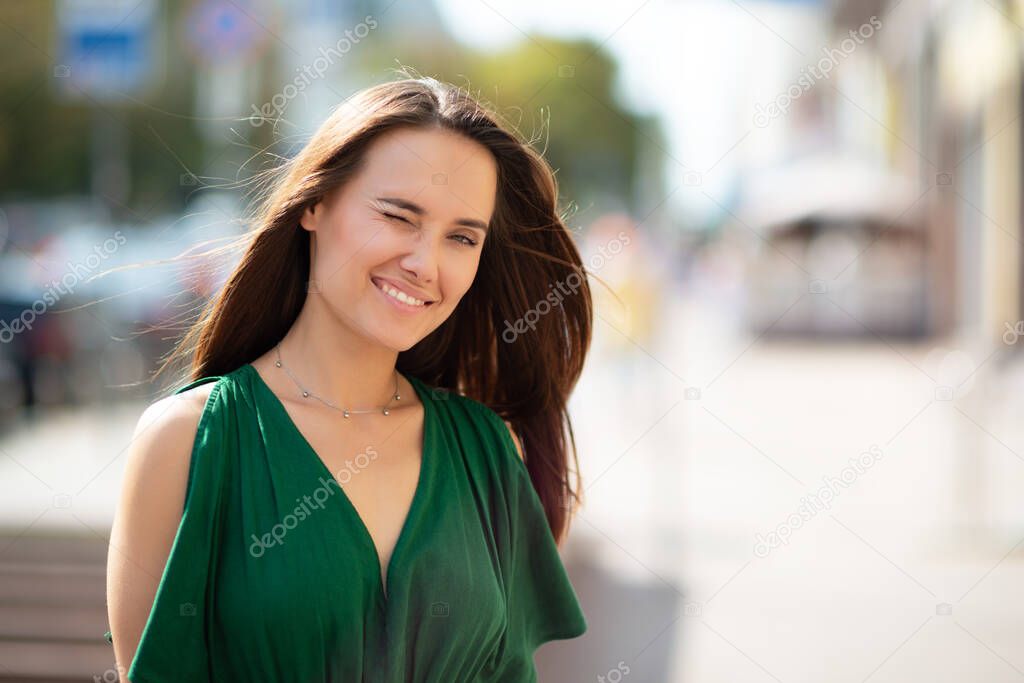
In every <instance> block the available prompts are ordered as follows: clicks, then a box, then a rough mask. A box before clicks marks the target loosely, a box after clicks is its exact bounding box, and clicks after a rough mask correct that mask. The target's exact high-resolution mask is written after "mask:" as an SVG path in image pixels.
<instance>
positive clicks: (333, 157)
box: [157, 78, 593, 541]
mask: <svg viewBox="0 0 1024 683" xmlns="http://www.w3.org/2000/svg"><path fill="white" fill-rule="evenodd" d="M498 121H499V119H498V116H497V115H496V114H495V113H493V111H492V110H490V109H488V108H485V106H484V105H483V104H481V102H480V101H479V100H477V99H475V98H474V97H472V96H471V95H470V94H469V93H467V92H466V91H465V90H463V89H461V88H459V87H457V86H454V85H451V84H447V83H442V82H439V81H437V80H434V79H432V78H403V79H401V80H396V81H393V82H389V83H384V84H380V85H376V86H373V87H370V88H367V89H365V90H362V91H360V92H358V93H356V94H355V95H354V96H353V97H352V98H350V99H349V100H347V101H346V102H345V103H343V104H342V105H340V106H339V107H338V108H337V109H336V110H335V111H334V112H333V113H332V114H331V116H330V117H328V119H327V120H326V121H325V122H324V123H323V124H322V125H321V126H320V128H319V129H318V130H317V131H316V133H315V134H314V135H313V137H312V138H311V139H310V141H309V142H308V143H307V144H306V145H305V146H304V147H303V148H302V149H301V151H299V152H298V153H297V154H296V155H295V156H294V157H293V158H291V159H290V160H287V161H286V162H284V163H283V164H282V165H280V166H279V167H277V168H276V169H274V174H275V175H274V181H273V186H272V189H271V190H270V191H269V192H267V193H265V195H264V198H263V199H262V201H261V202H260V204H259V205H258V208H257V211H256V213H255V215H254V221H253V229H252V231H251V233H250V234H248V235H246V237H245V240H244V243H245V251H244V253H243V255H242V257H241V259H240V261H239V262H238V265H237V266H236V267H235V268H234V270H233V272H231V274H230V275H229V276H228V279H227V282H226V283H225V285H224V287H223V288H222V290H221V291H220V293H219V295H218V296H216V297H215V298H213V299H211V300H210V301H209V302H207V303H206V305H205V306H204V307H203V309H202V311H201V313H200V314H199V316H198V319H196V320H195V321H194V322H192V323H191V326H190V328H189V329H188V331H187V333H186V334H185V336H184V337H183V338H182V340H181V341H180V343H179V344H178V345H177V346H176V347H175V349H174V350H173V351H172V352H171V353H170V355H169V356H168V357H167V359H166V361H165V362H164V364H163V365H162V366H161V368H160V370H159V371H158V372H157V375H159V374H160V373H161V372H162V371H163V370H164V369H165V368H166V367H167V366H168V365H170V364H172V363H175V362H176V361H178V362H180V361H181V359H183V358H184V359H185V364H188V359H191V368H190V370H189V372H188V376H187V377H185V378H184V379H187V380H193V379H198V378H201V377H207V376H212V375H221V374H226V373H228V372H230V371H232V370H234V369H236V368H238V367H239V366H241V365H244V364H245V363H248V362H250V361H252V360H253V359H255V358H257V357H258V356H260V355H262V354H263V353H265V352H266V351H268V350H269V349H271V348H273V346H274V344H276V343H277V342H278V341H279V340H280V339H281V338H282V337H284V335H285V333H286V332H287V331H288V329H289V328H290V327H291V325H292V323H293V322H294V321H295V319H296V318H297V317H298V314H299V311H300V309H301V308H302V305H303V302H304V300H305V297H306V287H307V281H308V280H309V275H310V263H309V239H310V238H309V233H308V232H307V231H306V230H303V229H301V228H300V227H299V219H300V217H301V216H302V214H303V211H304V210H305V209H306V207H308V206H311V205H313V204H315V203H317V202H318V201H320V200H321V199H322V198H323V197H324V196H325V195H326V194H327V193H328V192H329V191H331V190H333V189H335V188H337V187H339V186H340V185H342V184H343V183H345V182H346V181H347V180H348V179H349V178H351V177H352V176H353V175H354V174H355V173H356V172H357V170H358V169H359V167H360V162H361V160H362V159H363V157H364V155H365V153H366V150H367V149H368V147H369V146H370V144H371V143H372V142H373V141H374V139H376V138H377V136H379V135H381V134H382V133H385V132H387V131H389V130H393V129H396V128H398V127H417V128H431V127H441V128H443V129H446V130H449V131H454V132H458V133H461V134H462V135H464V136H466V137H467V138H469V139H471V140H475V141H476V142H478V143H479V144H481V145H483V146H484V147H486V148H487V149H489V150H490V151H491V154H493V156H494V159H495V160H496V162H497V168H498V174H497V179H498V183H497V197H496V202H495V207H494V214H493V217H492V220H491V224H490V231H489V234H488V238H487V239H486V240H485V241H484V247H483V251H482V253H481V256H480V266H479V269H478V271H477V274H476V278H475V280H474V282H473V284H472V286H471V287H470V289H469V291H468V292H467V293H466V295H465V296H464V297H463V298H462V300H461V301H460V302H459V305H458V306H457V307H456V309H455V311H454V312H453V313H452V315H451V316H450V317H449V318H448V319H447V320H446V321H445V322H444V323H443V324H442V325H440V326H439V327H438V328H437V329H436V330H435V331H434V332H432V333H431V334H430V335H429V336H427V337H426V338H424V339H423V340H422V341H420V342H419V343H418V344H416V345H415V346H413V347H412V348H410V349H408V350H407V351H403V352H401V353H399V355H398V361H397V365H398V369H399V370H400V371H402V372H404V373H406V374H411V375H413V376H415V377H418V378H419V379H421V380H422V381H424V382H426V383H427V384H430V385H433V386H436V387H443V388H447V389H450V390H453V391H455V392H457V393H460V394H463V395H465V396H469V397H471V398H474V399H476V400H478V401H481V402H482V403H484V404H486V405H488V406H490V407H491V408H492V409H493V410H494V411H495V412H497V413H498V414H499V415H500V416H501V417H502V418H504V419H506V420H508V421H509V422H510V423H511V424H512V426H513V429H514V430H515V432H516V434H517V435H519V437H520V438H521V440H522V443H523V449H524V452H525V454H526V466H527V469H528V471H529V473H530V479H531V481H532V483H533V486H534V488H535V489H536V491H537V494H538V496H539V498H540V500H541V502H542V504H543V506H544V511H545V513H546V515H547V519H548V523H549V524H550V526H551V531H552V534H553V535H554V537H555V539H556V540H557V541H561V539H562V538H563V536H564V534H565V532H566V531H567V530H568V527H569V522H570V520H571V518H572V515H573V513H574V512H575V510H576V508H577V505H578V503H579V501H580V498H579V495H580V493H581V491H582V488H581V487H580V474H579V460H578V457H577V454H576V441H575V437H574V435H573V430H572V424H571V422H570V420H569V415H568V412H567V409H566V405H567V402H568V398H569V394H570V392H571V391H572V389H573V387H574V386H575V385H576V382H577V380H578V379H579V376H580V373H581V372H582V370H583V363H584V359H585V357H586V354H587V350H588V348H589V346H590V340H591V331H592V326H593V307H592V301H591V293H590V288H589V285H588V283H587V276H586V274H585V271H584V268H583V263H582V261H581V259H580V255H579V252H578V250H577V248H576V246H575V244H574V243H573V240H572V236H571V234H570V232H569V230H568V229H567V227H566V225H565V223H564V221H563V218H562V217H561V216H560V215H559V209H558V205H557V203H558V189H557V183H556V180H555V176H554V174H553V172H552V170H551V168H550V166H549V165H548V164H547V162H546V161H545V160H544V159H543V157H542V156H541V155H540V154H539V153H537V152H536V151H534V150H533V149H532V147H531V146H530V144H529V143H528V142H526V141H522V140H521V139H520V138H519V137H518V132H517V131H515V128H514V127H511V126H505V127H503V126H502V125H500V124H499V122H498ZM567 283H568V284H569V286H570V287H571V289H572V291H571V293H568V294H567V295H564V296H557V297H553V296H552V294H553V291H554V290H556V289H557V290H559V291H560V292H561V293H562V294H565V292H566V287H565V286H564V285H566V284H567ZM558 299H560V301H558ZM545 303H546V306H545ZM541 313H543V314H541ZM527 323H528V324H527ZM508 330H520V331H521V333H515V332H513V333H512V339H511V340H510V339H509V338H508ZM503 335H504V336H503ZM566 437H568V439H567V438H566ZM570 446H571V448H570ZM570 452H571V454H572V455H571V460H572V463H571V464H572V467H571V468H570V455H569V454H570ZM571 472H572V473H575V478H574V479H575V481H573V480H572V478H571V477H570V473H571Z"/></svg>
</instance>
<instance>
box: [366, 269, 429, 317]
mask: <svg viewBox="0 0 1024 683" xmlns="http://www.w3.org/2000/svg"><path fill="white" fill-rule="evenodd" d="M370 281H371V282H372V283H373V286H374V288H375V289H376V290H377V291H378V292H380V293H381V295H382V296H383V297H384V298H385V299H387V300H388V302H390V303H391V305H392V306H395V307H396V308H398V310H400V311H404V312H407V313H415V312H419V311H422V310H424V309H426V308H427V307H428V306H430V305H432V304H433V302H432V301H431V302H427V301H423V300H422V299H417V298H416V297H414V296H412V295H410V294H406V293H405V292H403V291H402V290H400V289H398V288H396V287H393V286H391V285H390V284H388V283H387V282H384V281H383V280H380V279H377V278H370Z"/></svg>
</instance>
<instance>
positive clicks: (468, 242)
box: [452, 235, 476, 247]
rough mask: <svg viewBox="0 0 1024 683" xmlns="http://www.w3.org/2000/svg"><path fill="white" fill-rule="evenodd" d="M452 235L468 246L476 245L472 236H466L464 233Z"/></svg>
mask: <svg viewBox="0 0 1024 683" xmlns="http://www.w3.org/2000/svg"><path fill="white" fill-rule="evenodd" d="M452 237H455V238H457V240H458V241H460V242H462V244H465V245H466V246H468V247H474V246H476V240H475V239H473V238H472V237H466V236H465V235H452Z"/></svg>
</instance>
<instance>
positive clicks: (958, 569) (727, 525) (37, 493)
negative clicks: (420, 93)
mask: <svg viewBox="0 0 1024 683" xmlns="http://www.w3.org/2000/svg"><path fill="white" fill-rule="evenodd" d="M1022 30H1024V2H1021V1H1020V0H955V1H954V0H896V1H888V0H856V1H855V0H831V1H829V0H820V1H813V0H805V1H800V0H787V1H781V0H780V1H776V2H770V1H767V0H674V1H665V0H648V1H646V2H643V1H640V0H636V1H634V2H626V3H608V4H595V3H588V2H581V1H572V0H567V1H564V2H556V3H552V2H540V1H538V0H516V1H515V2H511V1H507V0H436V1H435V2H426V1H422V2H413V0H385V1H383V2H376V1H373V0H363V1H359V2H343V1H333V2H332V1H328V0H294V1H292V2H288V3H284V2H271V1H270V0H259V1H257V0H194V1H188V2H184V1H183V2H171V1H168V0H141V1H140V0H61V1H58V2H49V1H42V0H4V2H3V3H0V36H2V38H0V63H2V64H3V68H2V69H0V117H2V121H3V123H2V125H0V179H2V180H0V482H2V493H3V495H2V496H0V527H2V532H0V680H4V681H36V682H38V681H78V680H115V674H114V672H113V671H112V670H111V667H112V666H113V655H112V648H111V647H110V645H109V644H107V643H106V641H105V640H103V637H102V634H103V632H104V631H105V630H106V628H107V622H106V608H105V604H104V584H105V578H104V572H105V567H104V565H105V560H106V555H107V542H106V539H107V537H108V535H109V528H110V522H111V519H112V517H113V514H114V506H115V502H116V495H117V491H118V488H119V485H120V479H121V471H122V469H123V466H124V457H123V454H124V451H125V449H126V447H127V445H128V441H129V438H130V435H131V432H132V428H133V426H134V424H135V422H136V420H137V419H138V417H139V415H140V414H141V411H142V410H143V408H144V407H145V406H146V405H147V402H148V401H150V400H152V398H153V397H154V396H156V394H157V393H158V390H159V389H160V388H162V387H159V386H155V385H154V384H152V383H149V382H147V379H148V378H149V377H150V376H151V373H152V372H153V371H154V369H155V368H156V366H157V362H158V359H159V358H160V356H161V355H162V354H164V353H166V352H167V351H168V350H169V349H170V346H171V344H172V343H173V341H174V334H173V330H171V331H169V330H168V329H166V328H164V329H161V330H159V331H156V332H153V331H148V330H152V329H153V328H155V327H157V326H161V325H167V324H168V322H169V321H174V320H176V319H178V318H179V317H180V316H181V315H182V313H183V312H187V311H188V310H191V307H193V306H195V305H196V304H198V303H201V302H202V301H204V300H205V299H207V298H208V297H210V296H211V295H212V294H214V293H216V291H217V290H218V288H219V287H220V286H221V284H222V282H223V277H221V278H211V277H200V276H198V275H196V274H195V273H189V272H182V271H181V269H180V268H179V269H169V268H166V267H163V266H159V265H154V266H151V267H146V268H140V269H132V270H126V271H122V272H117V273H114V274H111V275H108V276H105V277H102V278H95V279H92V280H90V278H93V276H94V275H96V274H98V273H100V272H102V271H105V270H106V269H109V268H112V267H116V266H118V265H122V264H131V263H139V262H143V261H150V260H153V259H163V258H167V257H170V256H174V255H177V254H180V253H182V252H184V251H186V250H188V249H192V248H196V247H197V246H198V245H201V244H204V243H207V242H208V241H209V240H218V239H221V238H226V237H231V236H233V235H237V234H240V233H241V232H244V231H245V230H246V229H247V226H246V225H245V224H244V221H242V220H241V219H240V216H241V215H242V214H241V209H242V208H243V206H244V204H243V197H242V196H241V195H240V194H239V192H238V190H237V188H236V183H237V181H239V180H244V179H245V178H247V177H250V176H251V175H252V174H253V173H254V172H257V171H259V170H261V169H263V168H266V166H267V164H268V163H272V162H273V161H274V159H273V156H274V155H280V156H283V157H287V156H288V155H289V154H293V153H294V152H295V151H296V150H297V149H299V147H300V146H301V144H302V143H303V141H304V140H305V139H307V138H308V136H309V135H310V134H311V133H312V131H313V130H314V129H315V128H316V126H317V125H318V124H319V123H320V122H321V121H322V120H323V119H324V118H325V117H326V116H327V115H328V113H329V112H330V110H331V109H332V108H333V107H335V106H337V105H338V104H339V103H341V102H342V101H344V100H345V99H346V98H347V97H349V96H350V95H351V94H352V93H354V92H355V91H356V90H358V89H360V88H363V87H365V86H368V85H370V84H373V83H377V82H381V81H384V80H390V79H391V78H393V77H394V73H393V72H394V69H396V68H398V67H400V66H409V67H412V68H414V69H416V70H417V71H419V72H420V73H422V74H424V75H432V76H435V77H438V78H441V79H444V80H450V81H453V82H455V83H458V84H461V85H464V86H466V87H468V88H470V89H471V90H472V91H474V92H475V93H477V94H479V95H480V96H481V97H483V98H485V99H487V100H489V101H490V102H492V103H493V104H494V105H495V106H496V107H497V108H498V109H499V111H500V112H501V113H502V114H504V115H505V116H507V117H508V118H510V119H511V120H512V121H513V122H514V123H515V124H516V125H517V126H518V127H519V128H520V130H521V132H522V133H523V134H524V135H525V136H526V137H531V138H533V139H535V140H536V146H537V147H538V149H542V150H543V151H544V153H545V154H546V156H547V158H548V159H549V161H550V163H551V164H552V166H553V167H554V168H555V169H557V177H558V180H559V183H560V189H561V192H562V196H563V201H564V202H565V205H566V206H567V208H570V209H571V215H570V217H569V224H570V226H571V227H572V228H573V230H574V234H575V235H576V236H577V238H578V244H579V247H580V249H581V252H582V253H583V255H584V259H585V260H586V262H587V266H588V268H589V270H590V272H591V273H593V274H594V275H595V276H597V278H600V280H601V281H602V282H603V283H604V284H602V282H597V280H596V279H595V280H593V281H592V285H593V287H594V292H595V296H596V299H597V309H596V320H595V324H596V329H595V341H594V346H593V351H592V356H591V357H590V360H589V363H588V367H587V370H586V372H585V373H584V375H583V377H582V379H581V381H580V384H579V385H578V388H577V391H576V392H575V394H574V396H573V399H572V403H571V412H572V415H573V418H574V425H575V428H576V435H577V440H578V446H579V454H580V464H581V470H582V476H583V482H584V492H583V498H584V507H583V509H582V511H581V513H580V514H579V516H578V517H577V518H576V521H575V523H574V526H573V530H572V532H571V534H570V537H569V539H568V541H567V542H566V544H565V550H564V552H565V562H566V565H567V567H568V568H569V571H570V574H571V576H572V578H573V581H574V584H575V585H576V587H577V591H578V593H579V596H580V599H581V601H582V603H583V606H584V610H585V612H586V614H587V618H588V624H589V629H588V632H587V633H586V635H584V636H583V637H581V638H578V639H574V640H571V641H555V642H552V643H548V644H546V645H544V646H543V647H542V648H541V649H540V650H539V651H538V655H537V662H538V668H539V670H540V672H541V680H542V681H556V682H562V681H608V682H610V683H618V682H619V681H635V682H636V683H639V682H641V681H651V682H673V683H675V682H678V681H686V682H687V683H689V682H712V681H730V682H732V681H752V682H760V681H765V682H767V681H780V682H785V683H798V682H804V681H807V682H810V681H838V682H843V681H851V682H857V683H863V682H864V681H872V682H874V683H882V682H883V681H963V680H971V681H986V682H997V681H998V682H1001V681H1007V682H1009V681H1015V682H1019V681H1022V680H1024V588H1022V586H1024V496H1022V495H1021V494H1022V491H1024V420H1022V419H1021V415H1022V414H1024V413H1022V408H1024V393H1022V388H1024V363H1022V362H1021V361H1022V358H1021V354H1020V352H1019V348H1020V344H1018V341H1019V340H1020V338H1021V336H1022V335H1024V260H1022V256H1024V249H1022V235H1021V223H1022V210H1024V207H1022V206H1021V202H1020V188H1021V185H1022V183H1024V173H1022V167H1024V138H1022V129H1024V120H1022V118H1021V112H1022V107H1024V91H1022V77H1024V54H1022V50H1021V47H1022V40H1021V35H1022V34H1021V32H1022ZM230 265H231V264H226V266H224V267H222V268H221V270H220V271H218V272H225V271H226V269H227V268H228V267H230Z"/></svg>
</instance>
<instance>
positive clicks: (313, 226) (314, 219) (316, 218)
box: [299, 201, 324, 232]
mask: <svg viewBox="0 0 1024 683" xmlns="http://www.w3.org/2000/svg"><path fill="white" fill-rule="evenodd" d="M323 212H324V211H323V206H322V205H321V204H320V202H319V201H316V202H313V203H312V204H310V205H309V206H307V207H306V209H305V210H304V211H303V212H302V218H301V219H299V225H301V226H302V227H303V228H304V229H306V230H309V231H310V232H315V231H316V230H317V227H318V225H319V222H320V216H321V215H322V214H323Z"/></svg>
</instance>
